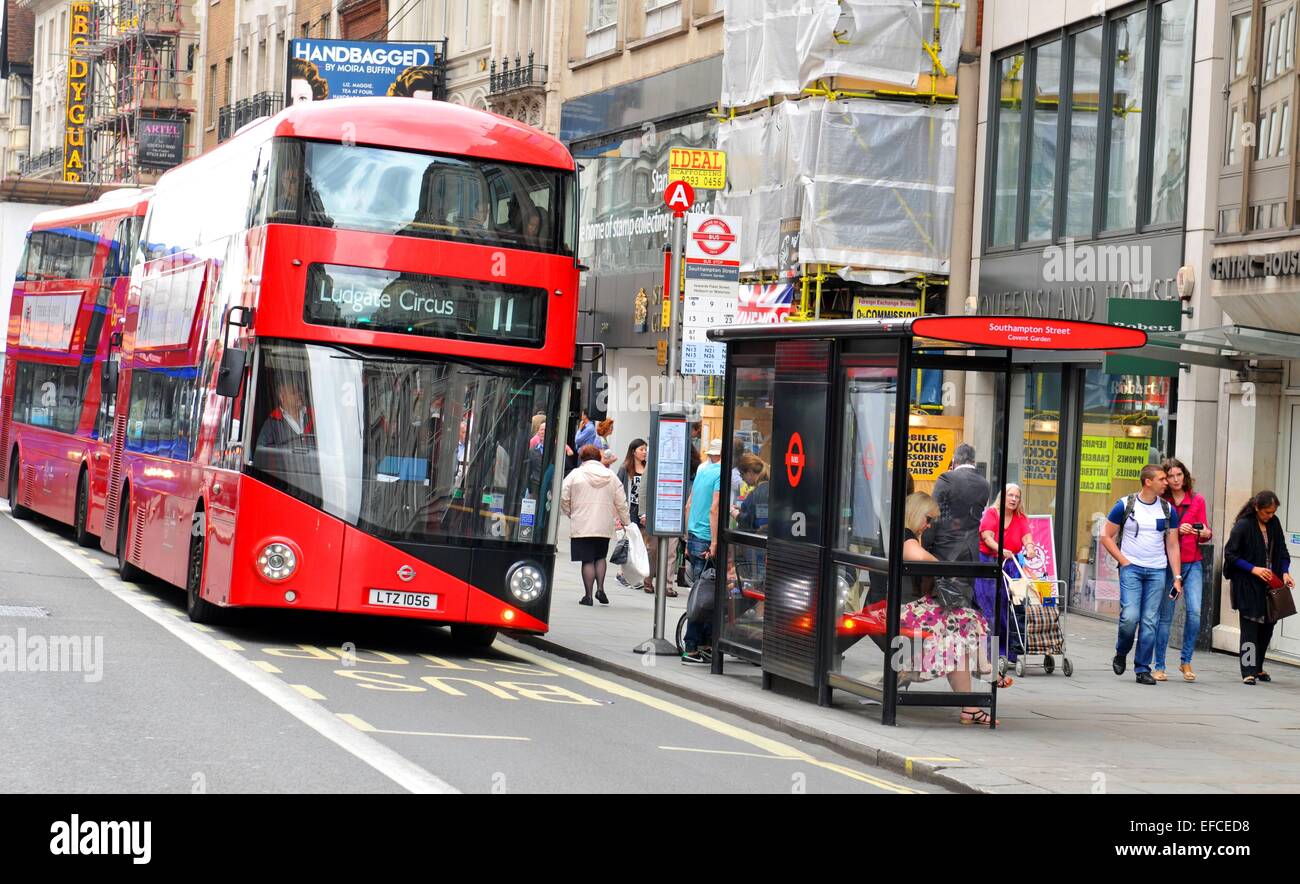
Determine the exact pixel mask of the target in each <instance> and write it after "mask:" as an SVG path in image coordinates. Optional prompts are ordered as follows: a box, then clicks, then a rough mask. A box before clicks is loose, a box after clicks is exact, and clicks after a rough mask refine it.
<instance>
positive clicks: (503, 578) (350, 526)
mask: <svg viewBox="0 0 1300 884" xmlns="http://www.w3.org/2000/svg"><path fill="white" fill-rule="evenodd" d="M576 210H577V206H576V194H575V176H574V164H573V159H572V157H571V155H570V154H569V152H568V151H567V150H566V149H565V148H564V146H563V145H562V144H560V143H559V142H558V141H556V140H555V139H553V138H550V137H549V136H546V135H544V134H543V133H541V132H538V131H537V130H534V129H532V128H529V127H527V126H525V125H522V124H519V123H515V122H513V121H510V120H507V119H504V118H502V117H498V116H495V115H492V114H488V113H484V112H479V111H475V110H470V109H467V108H463V107H459V106H455V105H450V104H445V103H442V102H431V101H421V100H415V99H397V98H379V99H339V100H333V101H327V102H317V103H311V104H303V105H298V106H295V107H292V108H289V109H286V110H285V111H282V112H281V113H280V114H278V115H277V116H275V117H273V118H271V119H268V120H264V121H261V122H258V123H255V124H253V125H250V126H249V127H246V128H245V129H244V130H242V131H241V132H240V133H238V134H237V135H236V136H235V137H234V138H233V139H231V140H230V141H229V142H227V143H225V144H223V145H221V146H219V147H217V148H216V149H215V150H213V151H211V152H210V153H208V154H205V155H203V156H202V157H199V158H198V159H196V160H193V161H191V162H189V163H187V164H185V165H183V166H180V167H178V168H176V169H174V170H172V171H170V172H168V173H167V174H165V175H164V176H163V177H162V178H161V180H160V181H159V183H158V185H157V187H156V191H155V194H154V197H153V201H152V204H151V206H150V211H149V215H148V217H147V220H146V224H145V230H144V232H143V234H142V244H141V260H140V261H139V262H138V263H137V264H136V268H135V273H134V276H133V279H132V291H131V297H130V301H129V304H128V307H127V311H126V317H125V320H126V321H125V340H124V345H123V348H122V352H121V365H120V370H119V372H118V379H119V380H118V390H117V392H118V402H119V406H118V410H117V418H116V423H115V426H114V439H113V450H112V469H111V476H110V478H109V490H108V505H107V518H106V523H105V530H104V532H103V547H104V549H105V550H107V551H110V552H113V553H115V554H116V555H117V556H118V560H119V563H120V567H121V569H122V571H123V573H124V576H127V577H130V576H132V574H133V572H135V571H136V570H137V569H139V570H143V571H147V572H150V573H152V574H155V575H157V576H158V577H161V578H162V579H164V580H167V581H169V582H171V583H174V584H176V585H178V586H183V587H185V588H186V590H187V592H188V610H189V613H190V616H191V617H192V618H193V619H195V620H196V621H200V622H202V621H207V620H212V619H214V618H217V617H218V616H219V615H220V614H221V613H222V612H223V609H225V608H227V607H248V606H262V607H291V608H304V609H314V610H327V611H342V612H353V613H367V614H385V615H399V616H405V617H416V618H425V619H428V620H433V621H440V622H447V623H450V624H452V625H453V632H454V633H456V634H458V635H459V636H460V637H461V638H464V639H466V640H469V641H471V642H475V643H481V642H490V641H491V640H492V638H493V637H494V636H495V634H496V631H497V630H499V629H511V630H527V631H536V632H541V631H545V630H546V622H547V617H548V614H549V609H550V584H551V578H552V574H553V569H554V556H555V548H554V538H555V529H556V523H557V519H558V514H557V513H556V512H555V507H553V506H552V505H551V503H550V501H551V498H552V496H554V497H555V498H556V499H557V500H558V488H559V479H560V475H559V469H558V465H557V452H556V445H555V440H556V439H557V438H562V436H561V435H560V432H558V431H559V430H560V428H561V426H562V425H563V423H564V420H565V416H566V414H567V411H568V396H569V382H570V377H571V375H572V370H573V365H574V355H575V335H576V325H577V298H578V265H577V261H576V257H575V253H576V251H575V242H574V239H575V235H576ZM543 421H544V422H545V426H546V427H547V428H548V429H547V430H543V431H542V432H541V434H540V435H539V434H538V432H537V424H540V423H541V422H543Z"/></svg>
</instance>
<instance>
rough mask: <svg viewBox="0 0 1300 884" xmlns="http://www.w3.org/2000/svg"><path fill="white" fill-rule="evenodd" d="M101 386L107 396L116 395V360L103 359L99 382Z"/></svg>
mask: <svg viewBox="0 0 1300 884" xmlns="http://www.w3.org/2000/svg"><path fill="white" fill-rule="evenodd" d="M99 385H100V387H102V388H103V389H102V391H101V392H102V393H103V394H105V395H109V396H114V395H117V362H115V361H114V360H112V359H105V360H104V375H103V377H102V378H101V379H100V382H99Z"/></svg>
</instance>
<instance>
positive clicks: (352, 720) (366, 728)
mask: <svg viewBox="0 0 1300 884" xmlns="http://www.w3.org/2000/svg"><path fill="white" fill-rule="evenodd" d="M335 714H336V715H338V717H339V718H341V719H343V720H344V721H346V722H347V723H348V724H350V725H352V726H353V727H354V728H356V729H357V730H359V731H361V732H362V733H366V734H395V735H397V736H401V737H453V738H455V739H460V740H507V741H511V742H518V743H531V742H532V740H533V738H532V737H507V736H501V735H500V734H450V733H442V732H440V731H394V730H388V729H387V728H380V727H375V726H374V725H373V724H370V723H369V722H367V721H364V720H362V719H360V718H358V717H357V716H355V715H352V714H351V713H349V712H337V713H335Z"/></svg>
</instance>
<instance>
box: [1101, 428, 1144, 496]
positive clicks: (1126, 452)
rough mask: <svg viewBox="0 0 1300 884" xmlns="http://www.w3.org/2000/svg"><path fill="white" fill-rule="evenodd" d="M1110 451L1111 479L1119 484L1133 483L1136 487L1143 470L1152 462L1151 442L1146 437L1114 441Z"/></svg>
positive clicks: (1124, 438)
mask: <svg viewBox="0 0 1300 884" xmlns="http://www.w3.org/2000/svg"><path fill="white" fill-rule="evenodd" d="M1110 451H1111V461H1110V464H1111V467H1110V474H1111V477H1112V478H1113V479H1114V480H1115V481H1118V482H1132V483H1134V484H1135V485H1136V484H1137V482H1138V477H1139V476H1140V475H1141V473H1142V468H1143V467H1144V466H1146V465H1147V464H1148V463H1150V461H1151V440H1149V439H1147V438H1146V437H1145V436H1141V437H1138V438H1136V439H1133V438H1129V437H1121V438H1116V439H1112V440H1111V449H1110Z"/></svg>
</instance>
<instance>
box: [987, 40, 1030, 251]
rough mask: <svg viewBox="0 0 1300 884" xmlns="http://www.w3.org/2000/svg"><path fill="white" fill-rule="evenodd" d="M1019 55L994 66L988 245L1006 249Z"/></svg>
mask: <svg viewBox="0 0 1300 884" xmlns="http://www.w3.org/2000/svg"><path fill="white" fill-rule="evenodd" d="M1024 67H1025V56H1024V54H1023V53H1016V54H1015V55H1011V56H1008V57H1006V58H1003V59H1002V60H1000V61H999V62H998V63H997V77H998V80H997V82H998V87H997V88H998V95H997V105H996V109H995V111H994V113H995V117H996V120H995V123H994V126H993V131H994V138H995V139H996V142H995V144H994V172H993V204H992V209H993V211H992V218H991V220H990V224H989V245H990V246H1009V245H1014V244H1015V242H1016V205H1017V203H1018V202H1019V191H1020V127H1021V107H1022V104H1021V101H1022V96H1023V89H1024V81H1023V74H1024Z"/></svg>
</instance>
